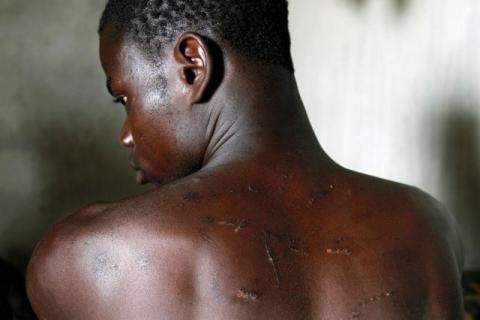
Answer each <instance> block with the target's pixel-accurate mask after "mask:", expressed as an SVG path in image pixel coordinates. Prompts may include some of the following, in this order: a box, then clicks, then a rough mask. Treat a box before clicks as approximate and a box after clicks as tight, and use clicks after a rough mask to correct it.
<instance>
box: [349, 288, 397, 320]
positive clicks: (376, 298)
mask: <svg viewBox="0 0 480 320" xmlns="http://www.w3.org/2000/svg"><path fill="white" fill-rule="evenodd" d="M395 293H396V292H395V291H394V290H391V291H385V292H382V293H381V294H379V295H376V296H372V297H369V298H366V299H363V300H362V301H360V302H359V303H357V305H356V306H355V307H354V308H353V311H352V313H351V319H358V318H359V317H360V315H361V313H362V312H361V311H362V309H363V308H365V307H366V306H368V305H370V304H373V303H376V302H380V301H382V300H385V299H387V298H390V297H392V296H393V295H394V294H395Z"/></svg>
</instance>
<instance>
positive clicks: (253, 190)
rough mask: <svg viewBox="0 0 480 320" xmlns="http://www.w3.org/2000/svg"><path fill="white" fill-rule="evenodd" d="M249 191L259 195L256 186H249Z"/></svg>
mask: <svg viewBox="0 0 480 320" xmlns="http://www.w3.org/2000/svg"><path fill="white" fill-rule="evenodd" d="M248 191H250V192H252V193H258V189H257V188H256V187H255V186H252V185H249V186H248Z"/></svg>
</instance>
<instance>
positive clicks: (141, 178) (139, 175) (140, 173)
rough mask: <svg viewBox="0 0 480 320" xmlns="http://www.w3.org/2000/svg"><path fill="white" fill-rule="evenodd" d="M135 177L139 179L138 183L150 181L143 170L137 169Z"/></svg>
mask: <svg viewBox="0 0 480 320" xmlns="http://www.w3.org/2000/svg"><path fill="white" fill-rule="evenodd" d="M135 179H136V180H137V183H138V184H146V183H148V180H147V178H146V177H145V174H144V173H143V171H142V170H137V175H136V177H135Z"/></svg>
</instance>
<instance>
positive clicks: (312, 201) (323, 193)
mask: <svg viewBox="0 0 480 320" xmlns="http://www.w3.org/2000/svg"><path fill="white" fill-rule="evenodd" d="M334 189H335V187H334V185H333V184H331V185H329V186H328V189H327V190H324V191H321V192H319V193H317V194H315V195H313V196H312V197H311V198H310V200H308V206H309V207H312V206H313V205H314V204H315V202H316V201H317V200H320V199H322V198H324V197H326V196H328V195H329V194H330V193H331V192H332V191H333V190H334Z"/></svg>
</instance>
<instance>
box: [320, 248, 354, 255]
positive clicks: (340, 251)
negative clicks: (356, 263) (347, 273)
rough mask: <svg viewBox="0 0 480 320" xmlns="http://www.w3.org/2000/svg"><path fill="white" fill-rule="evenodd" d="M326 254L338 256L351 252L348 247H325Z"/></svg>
mask: <svg viewBox="0 0 480 320" xmlns="http://www.w3.org/2000/svg"><path fill="white" fill-rule="evenodd" d="M325 252H326V253H327V254H331V255H338V256H349V255H351V254H352V251H350V250H348V249H327V250H325Z"/></svg>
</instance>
